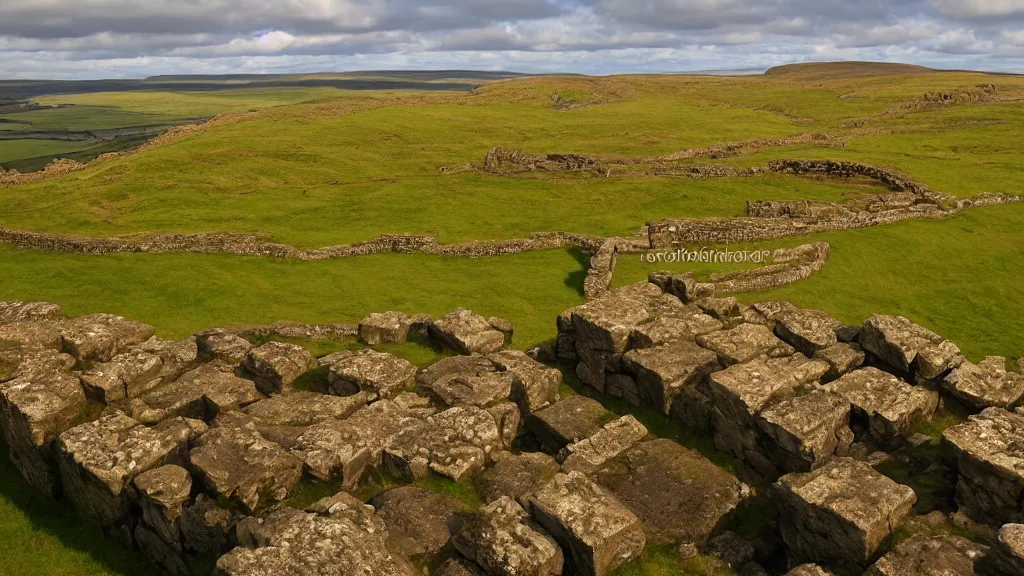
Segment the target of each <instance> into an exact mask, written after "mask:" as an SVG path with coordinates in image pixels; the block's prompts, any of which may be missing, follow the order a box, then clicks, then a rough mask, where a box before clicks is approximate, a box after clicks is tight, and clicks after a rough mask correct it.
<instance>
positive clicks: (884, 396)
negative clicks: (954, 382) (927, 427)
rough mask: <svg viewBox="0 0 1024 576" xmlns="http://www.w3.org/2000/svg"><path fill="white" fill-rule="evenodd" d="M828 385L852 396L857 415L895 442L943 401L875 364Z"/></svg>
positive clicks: (881, 436) (884, 439)
mask: <svg viewBox="0 0 1024 576" xmlns="http://www.w3.org/2000/svg"><path fill="white" fill-rule="evenodd" d="M827 389H828V390H830V391H832V392H835V393H836V394H839V395H840V396H842V397H844V398H846V399H847V400H849V401H850V403H851V404H853V411H854V415H855V416H856V417H858V418H859V419H861V420H862V421H864V422H866V423H867V425H868V429H869V431H870V433H871V435H872V436H874V437H875V438H876V439H877V440H879V441H882V442H892V441H893V440H895V439H896V438H897V437H899V436H903V435H905V434H906V433H907V432H908V431H909V430H910V429H911V427H912V426H913V425H914V424H916V423H920V422H926V421H928V420H931V418H932V415H934V414H935V409H936V408H937V407H938V404H939V396H938V394H937V393H935V392H932V391H930V390H925V389H924V388H919V387H917V386H913V385H911V384H907V383H906V382H903V381H901V380H900V379H899V378H897V377H895V376H893V375H892V374H889V373H887V372H882V371H881V370H879V369H878V368H874V367H868V368H862V369H860V370H856V371H854V372H851V373H849V374H847V375H846V376H843V377H842V378H840V379H838V380H836V381H835V382H832V383H831V384H828V385H827Z"/></svg>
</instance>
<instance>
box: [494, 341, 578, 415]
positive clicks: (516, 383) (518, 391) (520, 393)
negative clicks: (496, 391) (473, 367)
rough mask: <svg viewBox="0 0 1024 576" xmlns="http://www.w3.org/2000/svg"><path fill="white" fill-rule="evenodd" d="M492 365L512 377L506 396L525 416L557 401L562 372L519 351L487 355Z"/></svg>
mask: <svg viewBox="0 0 1024 576" xmlns="http://www.w3.org/2000/svg"><path fill="white" fill-rule="evenodd" d="M489 359H490V360H491V362H493V363H494V364H495V366H497V367H498V369H499V370H502V371H504V372H506V373H508V374H511V375H512V394H511V396H510V397H509V398H510V399H511V400H512V401H513V402H515V403H516V404H517V405H518V406H519V410H520V411H521V412H522V413H523V415H524V416H528V415H530V414H532V413H533V412H536V411H537V410H540V409H541V408H546V407H547V406H550V405H551V404H554V403H555V402H558V390H559V388H560V387H561V385H562V372H561V371H559V370H558V369H556V368H549V367H547V366H545V365H543V364H541V363H540V362H537V361H536V360H534V359H533V358H530V357H529V356H527V355H526V354H525V353H523V352H521V351H519V350H505V351H502V352H498V353H497V354H492V355H491V356H489Z"/></svg>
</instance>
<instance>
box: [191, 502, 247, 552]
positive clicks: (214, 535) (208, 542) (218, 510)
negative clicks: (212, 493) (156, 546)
mask: <svg viewBox="0 0 1024 576" xmlns="http://www.w3.org/2000/svg"><path fill="white" fill-rule="evenodd" d="M240 519H241V518H240V517H239V515H238V514H237V513H235V512H232V511H230V510H228V509H226V508H223V507H221V506H219V505H218V504H217V502H216V500H214V499H213V498H210V497H209V496H207V495H206V494H199V495H198V496H196V499H195V502H193V503H191V504H187V505H185V507H184V508H183V509H182V511H181V518H180V519H179V525H180V526H181V540H182V543H183V544H184V545H185V549H186V550H187V551H189V552H192V553H194V554H199V555H203V556H211V555H220V554H223V553H225V552H227V551H228V550H229V549H230V547H231V546H233V543H232V541H233V538H234V536H233V534H234V531H235V525H236V524H237V523H238V521H239V520H240Z"/></svg>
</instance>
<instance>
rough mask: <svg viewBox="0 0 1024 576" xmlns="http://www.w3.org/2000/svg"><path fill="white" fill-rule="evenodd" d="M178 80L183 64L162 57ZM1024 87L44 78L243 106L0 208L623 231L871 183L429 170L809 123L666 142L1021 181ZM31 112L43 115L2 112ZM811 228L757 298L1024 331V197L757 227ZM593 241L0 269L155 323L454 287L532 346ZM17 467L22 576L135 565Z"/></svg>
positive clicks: (157, 97)
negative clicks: (545, 246)
mask: <svg viewBox="0 0 1024 576" xmlns="http://www.w3.org/2000/svg"><path fill="white" fill-rule="evenodd" d="M441 80H443V79H442V78H434V79H431V81H441ZM169 81H170V80H169ZM183 81H189V79H187V78H186V79H182V78H176V79H173V82H183ZM988 83H991V84H994V85H995V87H996V94H997V98H992V99H989V100H987V101H978V102H973V103H956V104H949V105H941V104H934V103H932V101H931V100H928V99H926V98H925V95H926V94H929V93H934V92H944V93H949V94H955V95H961V96H962V95H964V94H968V95H970V94H976V93H977V91H978V90H981V89H980V88H977V85H978V84H988ZM958 97H959V96H958ZM1021 97H1024V80H1022V79H1019V78H1016V77H1007V76H987V75H982V74H974V73H952V72H949V73H946V72H941V73H940V72H934V71H928V70H921V69H916V68H915V69H907V68H890V67H864V66H852V67H851V66H847V67H839V68H829V67H822V66H811V67H799V68H793V69H781V70H775V71H773V73H772V74H768V75H765V76H754V77H736V78H713V77H698V76H621V77H610V78H586V77H539V78H522V79H514V80H501V81H498V82H494V83H491V84H488V85H486V86H483V87H480V88H477V89H476V90H474V91H473V92H472V93H465V94H454V93H443V94H441V93H402V94H395V93H385V92H348V91H341V90H337V89H335V88H308V89H307V88H302V89H295V88H260V89H249V90H245V91H217V92H202V93H189V94H182V93H180V92H173V91H172V92H168V91H160V92H121V93H117V92H115V93H105V94H82V95H71V96H53V97H46V98H45V99H44V98H40V101H42V102H46V103H47V104H75V105H76V106H74V107H72V108H64V109H56V110H58V111H62V110H68V111H69V112H61V113H62V114H67V115H68V116H67V117H66V118H65V120H64V121H65V122H66V123H67V125H68V126H77V127H78V128H77V129H81V127H82V126H88V125H89V124H88V122H90V121H91V120H90V119H89V117H88V116H89V114H85V115H84V116H80V117H76V116H75V114H82V113H83V112H88V111H90V110H102V111H103V112H102V114H107V113H110V114H115V115H124V116H123V117H124V118H126V120H125V121H126V122H128V123H129V124H131V123H134V122H137V121H141V120H140V119H144V118H151V119H152V118H159V119H168V118H180V117H183V116H185V115H209V114H213V113H218V112H233V113H237V114H236V115H234V116H231V117H230V118H229V119H228V120H226V121H223V122H219V123H217V125H216V126H212V127H210V128H208V129H206V130H202V131H199V132H197V133H195V134H192V135H190V136H187V137H185V138H183V139H180V140H178V141H175V142H173V143H171V144H168V145H165V146H160V147H156V148H153V149H150V150H147V151H145V152H143V153H140V154H136V155H133V156H130V157H125V158H119V159H115V160H111V161H105V162H101V163H97V164H95V165H93V166H90V167H89V168H88V169H86V170H83V171H80V172H75V173H72V174H69V175H67V176H64V177H61V178H58V179H53V180H46V181H42V182H38V183H34V184H30V185H25V186H14V187H7V188H0V226H2V227H9V228H16V229H24V230H35V231H46V232H64V233H76V234H84V235H97V236H101V235H113V234H124V233H131V232H142V231H239V232H263V233H268V234H269V235H270V236H271V237H272V238H273V239H275V240H277V241H282V242H288V243H294V244H297V245H300V246H304V247H318V246H326V245H332V244H338V243H345V242H353V241H358V240H364V239H367V238H370V237H372V236H374V235H376V234H380V233H388V232H390V233H419V234H435V235H437V236H438V237H439V239H440V240H441V241H442V242H455V241H463V240H472V239H494V238H513V237H520V236H524V235H527V234H529V233H531V232H540V231H553V230H567V231H574V232H585V233H593V234H600V235H620V234H632V233H634V232H635V231H636V230H637V229H638V228H639V227H640V226H642V225H643V224H644V222H645V221H647V220H654V219H658V218H663V217H703V216H715V215H738V214H741V213H742V212H743V210H744V203H745V202H746V201H748V200H761V199H777V200H789V199H800V198H807V199H818V200H829V201H843V200H845V199H847V198H850V197H852V196H855V195H859V194H864V193H866V192H877V191H879V189H878V188H876V187H871V186H866V185H865V184H864V183H863V182H853V181H823V180H816V179H811V178H798V177H791V176H780V175H765V176H757V177H742V178H740V177H737V178H725V179H713V180H694V179H689V178H679V177H663V176H648V175H644V174H642V173H637V174H633V175H629V176H621V177H620V176H615V177H612V178H602V177H596V176H582V175H579V174H551V173H531V174H524V175H517V176H498V175H492V174H486V173H482V172H468V173H462V174H455V175H445V174H442V173H441V172H439V170H438V168H439V167H442V166H454V165H459V164H463V163H466V162H475V163H480V162H481V161H482V159H483V157H484V155H485V153H486V152H487V150H489V149H490V148H491V147H494V146H503V147H511V148H522V149H524V150H527V151H529V152H573V153H585V154H592V155H598V156H601V157H603V158H607V159H622V158H645V157H650V156H655V155H662V154H669V153H672V152H676V151H679V150H684V149H690V148H698V147H705V146H711V145H714V144H716V143H721V142H736V141H746V140H752V139H779V138H785V137H790V136H797V135H801V134H807V133H821V134H828V135H831V136H832V139H831V140H830V141H829V143H827V144H826V143H821V144H817V145H814V144H798V145H791V146H782V147H765V148H761V149H759V150H752V151H749V152H746V153H743V154H740V155H737V156H727V157H718V158H716V157H710V158H709V157H702V158H696V159H692V160H681V161H678V162H676V164H677V165H687V164H726V165H730V166H738V167H747V166H756V165H763V164H765V163H767V162H768V161H770V160H772V159H777V158H828V159H847V160H856V161H861V162H869V163H874V164H879V165H884V166H888V167H892V168H895V169H899V170H902V171H904V172H906V173H907V174H909V175H910V176H911V177H912V178H914V179H916V180H918V181H921V182H924V183H926V184H928V185H929V186H930V187H932V188H933V189H936V190H939V191H942V192H945V193H948V194H952V195H956V196H960V197H970V196H974V195H976V194H979V193H982V192H992V191H995V192H1008V193H1020V192H1021V190H1022V188H1024V186H1022V184H1024V177H1022V176H1021V174H1024V155H1022V154H1021V152H1022V150H1021V145H1020V142H1019V140H1020V138H1019V135H1020V134H1021V133H1022V132H1024V107H1022V106H1021V105H1020V102H1019V99H1020V98H1021ZM958 102H959V101H958ZM250 110H259V111H258V112H249V111H250ZM111 111H113V112H111ZM100 113H101V112H97V114H100ZM24 114H35V113H21V114H13V115H12V116H23V115H24ZM28 117H30V118H31V116H28ZM94 118H95V117H94ZM127 119H131V120H130V121H129V120H127ZM11 126H12V125H10V124H6V125H5V124H0V129H4V128H5V127H6V128H11ZM19 126H23V125H19ZM55 126H56V125H53V126H50V128H54V129H55ZM823 142H824V141H823ZM65 144H68V146H69V148H68V149H67V150H64V151H65V152H67V153H73V152H74V151H75V150H74V148H73V146H70V145H71V144H74V143H70V144H69V143H65ZM15 150H17V149H15ZM5 153H6V154H7V155H8V157H10V156H11V154H15V153H16V152H13V153H12V152H11V147H6V148H5V146H4V143H0V162H2V161H3V158H4V154H5ZM816 239H824V240H826V241H828V242H829V243H830V244H831V245H832V257H831V260H830V262H829V263H828V265H827V266H826V268H825V270H824V271H822V272H821V273H819V274H818V275H816V276H815V277H813V278H811V279H809V280H807V281H804V282H801V283H799V284H796V285H793V286H790V287H787V288H783V289H780V290H776V291H772V292H770V293H766V294H752V295H744V297H743V298H744V299H747V300H758V299H765V298H785V299H788V300H792V301H794V302H796V303H797V304H799V305H802V306H808V307H814V308H820V309H823V310H827V311H829V312H831V313H833V314H835V315H837V316H838V317H840V318H842V319H844V320H846V321H849V322H859V321H861V320H863V318H865V317H866V316H868V315H870V314H871V313H875V312H888V313H899V314H905V315H907V316H909V317H911V318H913V319H914V320H916V321H918V322H920V323H922V324H924V325H926V326H928V327H930V328H932V329H934V330H935V331H937V332H939V333H940V334H942V335H944V336H947V337H949V338H951V339H953V340H954V341H956V342H957V343H958V344H959V345H960V346H961V347H962V348H963V349H964V351H965V352H966V353H967V354H968V355H969V356H971V357H972V358H974V359H980V357H982V356H984V355H987V354H1002V355H1006V356H1014V357H1016V356H1020V355H1021V354H1022V353H1024V340H1022V338H1021V336H1020V331H1019V326H1020V325H1022V324H1024V286H1022V284H1021V282H1020V278H1021V277H1024V206H1021V205H1009V206H996V207H991V208H984V209H976V210H971V211H968V212H966V213H963V214H961V215H960V216H957V217H955V218H951V219H949V220H943V221H920V222H907V223H903V224H898V225H892V226H885V227H878V228H869V229H863V230H856V231H847V232H836V233H831V234H825V235H821V236H818V237H814V238H794V239H786V240H783V241H778V242H768V243H762V244H759V245H757V246H751V247H765V248H777V247H782V246H792V245H795V244H799V243H803V242H807V241H810V240H816ZM587 260H588V257H587V255H584V254H582V253H580V252H579V251H576V250H552V251H545V252H536V253H529V254H522V255H516V256H505V257H495V258H483V259H477V260H467V259H458V258H442V257H431V256H425V255H397V254H389V255H380V256H370V257H360V258H353V259H344V260H334V261H327V262H295V261H275V260H269V259H264V258H241V257H230V256H207V255H151V254H120V255H106V256H87V255H67V254H46V253H37V252H32V251H20V250H15V249H13V248H10V247H6V246H0V266H2V269H3V270H4V271H5V272H7V273H6V274H5V277H4V280H3V281H2V282H0V299H28V300H52V301H55V302H58V303H60V304H62V305H63V306H64V307H65V308H66V309H67V310H68V311H69V312H70V313H72V314H85V313H90V312H99V311H105V312H115V313H119V314H123V315H126V316H130V317H133V318H137V319H140V320H142V321H145V322H149V323H151V324H153V325H154V326H156V328H157V331H158V333H159V334H160V335H163V336H167V337H182V336H184V335H187V334H189V333H191V332H194V331H195V330H198V329H200V328H206V327H210V326H217V325H230V324H240V323H252V322H273V321H275V320H281V319H287V320H300V321H311V322H316V321H355V320H358V319H359V318H360V317H361V316H362V315H363V314H365V313H367V312H372V311H382V310H391V309H398V310H404V311H406V312H410V313H417V312H428V313H431V314H441V313H443V312H445V311H447V310H450V309H451V308H454V307H456V306H465V307H468V308H471V309H473V310H475V311H477V312H480V313H482V314H485V315H498V316H502V317H506V318H508V319H510V320H512V321H513V322H514V323H515V326H516V333H515V338H514V342H513V344H514V345H515V346H517V347H520V348H526V347H529V346H532V345H534V344H537V343H539V342H542V341H544V340H547V339H549V338H551V337H553V336H554V334H555V323H554V319H555V316H556V315H557V314H558V312H560V311H562V310H564V309H565V308H567V307H570V306H573V305H576V304H578V303H580V302H582V301H583V296H582V282H583V277H584V275H585V266H586V263H587ZM663 266H665V265H661V266H657V267H663ZM652 269H653V268H652V265H650V264H646V263H643V262H641V261H640V259H639V258H637V257H630V256H624V257H622V258H621V259H620V264H619V269H618V272H617V274H616V283H617V284H623V283H626V282H633V281H638V280H641V279H643V278H645V277H646V276H647V274H648V273H649V272H651V271H652ZM697 271H698V272H700V273H707V272H711V271H713V270H712V269H711V268H710V267H703V268H699V269H697ZM9 475H10V473H9V472H5V471H4V470H0V481H2V482H0V543H2V544H0V546H3V547H2V548H0V554H3V555H6V557H8V558H12V560H11V561H8V562H5V563H0V574H6V573H12V574H13V573H17V574H32V573H33V572H32V571H31V570H33V569H34V568H31V566H34V565H35V559H36V557H38V558H45V559H47V560H48V565H49V564H52V565H53V566H61V568H60V570H62V571H61V572H53V573H61V574H69V575H71V574H74V575H85V574H135V573H139V571H138V570H139V569H138V568H136V567H134V565H132V564H130V560H127V559H124V558H122V557H121V556H119V552H118V551H116V549H112V548H110V547H108V546H107V545H105V544H102V543H100V541H99V539H98V538H93V537H92V535H90V534H89V529H88V528H86V527H80V526H79V525H77V524H75V523H74V522H72V521H70V520H68V521H67V522H66V523H64V522H58V523H57V524H53V523H51V522H50V521H49V520H45V521H44V520H42V518H50V515H51V512H50V510H51V509H50V508H47V507H46V506H47V505H46V504H44V503H42V502H41V501H38V500H36V499H34V498H33V497H31V496H25V495H23V494H22V492H21V491H20V489H19V488H18V486H19V485H18V483H17V480H13V479H10V478H9ZM4 482H5V483H6V484H3V483H4ZM37 509H38V510H43V512H38V513H37V512H36V510H37ZM60 518H64V516H60ZM666 558H667V559H668V560H666ZM669 560H671V557H670V555H669V556H666V557H665V558H661V559H658V560H657V562H662V561H665V562H668V564H671V562H669ZM126 562H128V563H126ZM651 562H655V560H651ZM668 564H666V565H668ZM654 565H655V564H651V566H654ZM638 566H639V565H638ZM644 569H645V568H644V567H643V566H640V567H639V568H637V567H634V568H630V570H633V572H628V571H627V573H643V570H644ZM10 570H14V572H10ZM637 570H639V572H637ZM5 571H7V572H5ZM36 573H39V574H42V573H50V572H36Z"/></svg>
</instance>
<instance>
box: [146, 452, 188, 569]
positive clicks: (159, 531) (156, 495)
mask: <svg viewBox="0 0 1024 576" xmlns="http://www.w3.org/2000/svg"><path fill="white" fill-rule="evenodd" d="M132 484H133V488H134V490H133V492H132V499H133V500H134V501H135V503H136V504H137V505H138V507H139V508H140V509H141V511H142V518H141V519H140V522H139V524H138V525H137V526H136V527H135V544H136V545H137V546H138V547H139V550H140V551H142V553H143V555H145V556H146V557H147V558H149V560H150V561H151V562H153V563H154V564H156V565H157V566H160V567H161V568H163V569H164V570H165V571H166V572H167V573H168V574H171V575H173V576H188V575H189V574H190V573H191V571H190V570H189V566H188V562H187V561H186V560H185V558H184V555H183V547H182V542H181V525H180V522H179V519H180V517H181V511H182V508H183V506H184V504H185V503H186V502H187V501H188V499H189V495H190V492H191V489H192V477H191V476H190V475H189V473H188V471H187V470H185V469H184V468H181V467H180V466H175V465H170V466H162V467H160V468H154V469H152V470H149V471H147V472H143V473H142V474H140V475H139V476H137V477H136V478H135V480H134V482H133V483H132Z"/></svg>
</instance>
